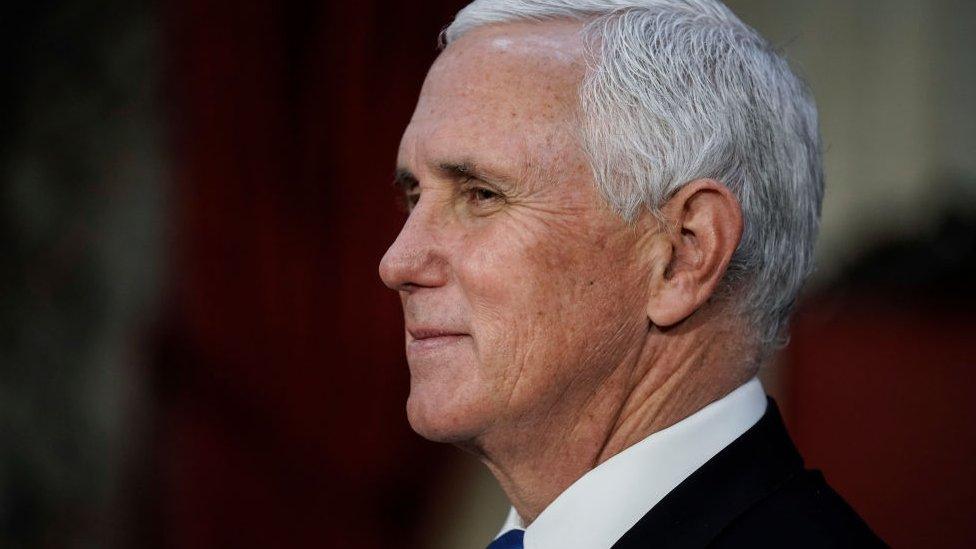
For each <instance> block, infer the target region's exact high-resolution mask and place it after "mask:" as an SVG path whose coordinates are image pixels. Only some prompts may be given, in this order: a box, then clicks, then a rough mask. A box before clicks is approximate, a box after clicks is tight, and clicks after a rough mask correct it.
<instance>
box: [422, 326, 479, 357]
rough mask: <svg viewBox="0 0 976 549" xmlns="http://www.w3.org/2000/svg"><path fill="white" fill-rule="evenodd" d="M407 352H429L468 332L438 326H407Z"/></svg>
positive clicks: (452, 343)
mask: <svg viewBox="0 0 976 549" xmlns="http://www.w3.org/2000/svg"><path fill="white" fill-rule="evenodd" d="M407 334H408V336H409V337H407V353H408V354H414V353H421V352H429V351H434V350H437V349H441V348H444V347H448V346H451V345H454V344H456V343H458V342H460V341H461V340H462V339H464V338H466V337H469V336H470V334H467V333H464V332H458V331H454V330H448V329H440V328H408V329H407Z"/></svg>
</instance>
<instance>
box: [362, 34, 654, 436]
mask: <svg viewBox="0 0 976 549" xmlns="http://www.w3.org/2000/svg"><path fill="white" fill-rule="evenodd" d="M578 30H579V27H578V26H577V25H575V24H570V23H546V24H522V23H518V24H506V25H493V26H487V27H483V28H479V29H476V30H474V31H471V32H470V33H468V34H466V35H464V36H463V37H462V38H460V39H459V40H457V41H455V42H453V43H452V44H451V45H450V46H449V47H448V48H447V49H446V50H445V51H444V52H443V53H442V54H441V56H440V57H439V58H438V60H437V61H436V63H435V64H434V65H433V67H432V68H431V70H430V72H429V74H428V76H427V79H426V81H425V82H424V86H423V89H422V92H421V95H420V98H419V101H418V104H417V107H416V110H415V112H414V115H413V118H412V119H411V121H410V124H409V126H408V127H407V129H406V131H405V133H404V135H403V138H402V141H401V145H400V150H399V154H398V174H399V175H398V181H399V182H400V184H401V185H402V186H403V188H404V191H405V193H406V196H407V200H408V202H409V205H410V213H409V216H408V218H407V220H406V222H405V224H404V226H403V229H402V230H401V232H400V234H399V236H398V237H397V239H396V241H395V242H394V243H393V244H392V245H391V246H390V248H389V250H388V251H387V253H386V255H385V256H384V257H383V259H382V261H381V263H380V276H381V278H382V279H383V281H384V283H385V284H386V285H387V286H389V287H390V288H391V289H394V290H396V291H398V292H399V295H400V298H401V301H402V306H403V313H404V320H405V332H406V333H405V338H406V354H407V361H408V363H409V366H410V374H411V382H410V396H409V399H408V402H407V413H408V418H409V420H410V423H411V425H412V427H413V428H414V430H416V431H417V432H418V433H420V434H421V435H423V436H425V437H427V438H429V439H432V440H438V441H444V442H457V443H465V442H473V443H474V444H477V443H478V442H479V441H482V440H484V439H486V438H489V437H492V436H493V435H496V434H497V435H499V436H505V434H506V433H508V434H510V433H511V432H512V431H513V430H523V429H535V430H538V428H539V427H540V426H542V427H543V428H544V427H545V425H546V423H547V422H549V421H553V420H554V418H557V417H562V416H565V415H566V414H570V415H571V414H580V413H585V410H586V404H587V398H588V396H589V395H591V394H592V393H593V390H594V388H595V387H598V386H599V385H600V384H601V383H603V382H604V381H605V380H606V379H607V377H608V376H609V375H610V371H611V370H612V369H613V368H614V367H615V366H617V365H619V364H621V363H622V362H624V361H626V360H628V356H629V355H631V354H634V353H635V352H638V350H639V349H640V347H641V343H642V342H643V341H644V337H645V335H646V331H647V326H648V319H647V316H646V314H645V311H644V303H645V302H646V300H647V295H646V294H647V289H646V287H645V286H646V284H645V283H644V281H645V276H643V275H642V273H645V272H646V265H642V261H643V260H642V259H641V255H640V254H639V253H638V250H639V248H640V241H641V238H642V237H641V236H640V232H639V231H637V230H636V229H635V227H634V226H633V225H630V224H628V223H627V222H625V221H624V220H623V219H622V218H620V217H619V216H618V215H617V214H615V213H614V212H612V211H611V210H610V208H609V207H608V206H607V205H606V204H605V202H604V200H603V199H602V197H601V196H600V195H599V192H598V191H597V189H596V187H595V185H594V182H593V176H592V173H591V171H590V169H589V167H588V164H587V160H586V158H585V155H584V153H583V151H582V149H581V148H580V143H579V141H578V137H577V133H576V132H577V129H578V127H579V124H578V121H577V112H578V111H577V109H578V103H577V93H578V87H579V84H580V81H581V79H582V77H583V70H584V66H583V62H582V60H581V57H580V54H581V48H582V42H581V39H580V37H579V36H578Z"/></svg>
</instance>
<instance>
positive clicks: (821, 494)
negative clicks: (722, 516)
mask: <svg viewBox="0 0 976 549" xmlns="http://www.w3.org/2000/svg"><path fill="white" fill-rule="evenodd" d="M757 544H758V545H759V546H760V547H767V546H780V547H886V545H885V543H884V542H883V541H881V539H880V538H878V537H877V536H876V535H875V534H874V532H872V531H871V529H870V528H869V527H868V525H867V524H866V523H865V522H864V520H863V519H861V517H860V516H858V514H857V513H856V512H855V511H854V510H853V509H852V508H851V506H850V505H848V504H847V502H846V501H844V499H843V498H841V497H840V495H838V494H837V492H835V491H834V490H833V489H832V488H831V487H830V486H829V485H828V484H827V482H826V481H825V480H824V477H823V475H822V474H821V473H820V472H819V471H802V472H800V473H798V474H797V475H795V476H793V477H792V478H790V479H789V480H788V481H786V482H785V483H783V485H782V486H780V487H779V488H778V489H776V490H775V491H773V492H772V493H770V494H769V495H768V496H766V497H765V498H763V499H762V500H760V501H759V502H757V503H756V504H755V505H753V506H752V507H750V508H749V509H748V510H747V511H746V512H744V513H743V514H741V515H739V516H738V517H737V518H736V519H735V520H734V521H733V522H732V523H730V524H729V525H728V526H726V527H725V528H724V529H723V530H722V532H721V533H720V534H719V536H718V537H717V538H715V539H714V542H713V546H714V547H745V546H749V545H751V546H756V545H757Z"/></svg>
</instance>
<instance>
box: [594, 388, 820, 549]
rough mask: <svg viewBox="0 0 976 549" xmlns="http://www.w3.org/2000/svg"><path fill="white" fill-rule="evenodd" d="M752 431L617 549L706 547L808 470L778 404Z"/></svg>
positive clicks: (661, 505) (697, 474) (707, 465)
mask: <svg viewBox="0 0 976 549" xmlns="http://www.w3.org/2000/svg"><path fill="white" fill-rule="evenodd" d="M768 402H769V405H768V406H767V408H766V413H765V414H764V415H763V417H762V418H761V419H760V420H759V422H758V423H756V424H755V425H754V426H752V428H750V429H749V430H748V431H746V432H745V433H743V435H742V436H740V437H739V438H737V439H736V440H735V441H733V442H732V444H730V445H728V446H726V447H725V448H724V449H723V450H722V451H721V452H719V453H718V454H716V455H715V457H713V458H712V459H710V460H709V461H708V462H707V463H705V465H703V466H702V467H701V468H700V469H698V470H697V471H695V472H694V473H692V475H691V476H689V477H688V478H687V479H685V480H684V482H682V483H681V484H679V485H678V486H677V487H676V488H675V489H674V490H672V491H671V493H669V494H668V495H667V496H665V498H664V499H662V500H661V501H660V503H658V504H657V505H655V506H654V508H652V509H651V510H650V511H648V513H647V514H646V515H644V517H643V518H641V519H640V520H639V521H638V522H637V524H635V525H634V527H633V528H631V529H630V530H629V531H628V532H627V533H626V534H624V536H623V537H622V538H620V540H618V541H617V543H615V544H614V545H613V549H637V548H646V547H649V546H652V547H654V548H655V549H666V548H687V547H705V546H707V545H708V543H709V542H710V541H711V540H713V539H714V538H715V537H716V536H717V535H718V534H719V533H720V532H721V531H722V529H723V528H725V527H726V526H727V525H728V524H729V523H731V522H732V521H733V520H735V518H736V517H738V516H739V515H740V514H742V513H743V512H745V511H746V510H748V509H749V508H750V507H752V506H753V505H755V504H756V503H757V502H759V501H760V500H762V499H763V498H765V497H766V496H768V495H769V494H771V493H772V492H774V491H775V490H776V489H777V488H778V487H780V486H781V485H782V484H783V483H785V482H786V481H787V480H789V479H790V478H792V477H793V476H795V475H796V474H798V473H800V472H801V471H802V470H803V460H802V458H800V454H799V453H798V452H797V451H796V448H795V447H794V446H793V442H792V441H791V440H790V437H789V434H787V432H786V427H785V426H784V425H783V419H782V417H781V416H780V414H779V410H778V409H777V408H776V403H775V402H773V400H772V399H769V400H768Z"/></svg>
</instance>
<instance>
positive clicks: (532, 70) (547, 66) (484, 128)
mask: <svg viewBox="0 0 976 549" xmlns="http://www.w3.org/2000/svg"><path fill="white" fill-rule="evenodd" d="M579 30H580V27H579V25H578V24H576V23H569V22H551V23H514V24H501V25H490V26H486V27H482V28H478V29H474V30H472V31H471V32H469V33H467V34H465V35H464V36H462V37H461V38H460V39H458V40H457V41H455V42H453V43H451V45H450V46H448V48H447V49H446V50H445V51H444V52H443V53H442V54H441V56H440V57H439V58H438V59H437V61H436V62H435V63H434V65H433V66H432V67H431V69H430V72H429V73H428V75H427V79H426V80H425V82H424V86H423V89H422V91H421V94H420V99H419V100H418V102H417V108H416V110H415V111H414V115H413V118H412V119H411V121H410V124H409V126H408V127H407V130H406V131H405V133H404V136H403V140H402V142H401V150H400V155H401V162H408V163H413V162H426V161H430V162H436V161H438V160H442V159H449V158H452V157H458V156H465V155H470V156H475V155H477V156H479V157H481V159H482V160H484V161H486V162H492V161H508V162H511V161H512V160H513V159H521V160H533V158H531V157H534V156H538V155H539V154H540V153H544V152H545V151H547V150H548V151H552V150H553V149H555V148H558V144H557V143H556V142H555V141H558V140H566V139H567V138H568V137H569V135H570V134H571V131H572V128H573V127H575V125H576V121H575V115H576V109H577V93H578V89H579V84H580V82H581V80H582V77H583V63H582V41H581V38H580V34H579ZM405 156H406V157H408V158H404V157H405ZM493 156H494V157H497V158H491V157H493ZM527 156H528V157H530V158H525V157H527ZM486 157H487V158H486ZM540 160H543V159H540Z"/></svg>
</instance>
